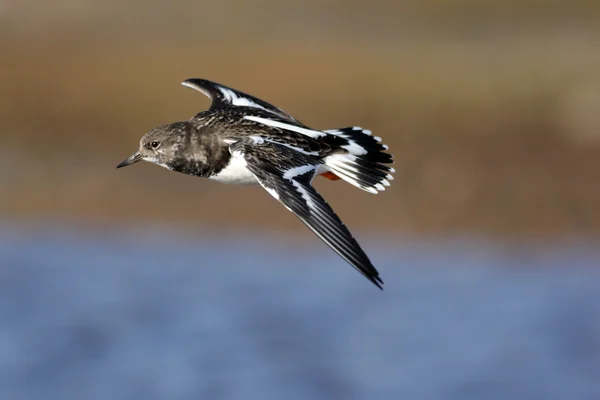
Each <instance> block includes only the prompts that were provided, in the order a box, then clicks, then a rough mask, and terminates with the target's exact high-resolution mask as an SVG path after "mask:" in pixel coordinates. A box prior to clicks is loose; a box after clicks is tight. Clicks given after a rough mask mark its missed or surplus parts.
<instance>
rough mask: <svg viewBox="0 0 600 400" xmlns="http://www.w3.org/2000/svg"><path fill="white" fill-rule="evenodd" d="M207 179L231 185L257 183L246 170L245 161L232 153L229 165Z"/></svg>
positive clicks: (235, 153)
mask: <svg viewBox="0 0 600 400" xmlns="http://www.w3.org/2000/svg"><path fill="white" fill-rule="evenodd" d="M209 179H212V180H215V181H217V182H221V183H228V184H233V185H247V184H256V183H258V181H257V180H256V177H255V176H254V175H253V174H252V172H250V170H248V168H247V163H246V160H244V157H243V156H242V154H240V153H239V152H234V153H233V154H232V155H231V159H230V160H229V165H227V167H225V168H223V169H222V170H221V171H219V173H218V174H215V175H212V176H210V177H209Z"/></svg>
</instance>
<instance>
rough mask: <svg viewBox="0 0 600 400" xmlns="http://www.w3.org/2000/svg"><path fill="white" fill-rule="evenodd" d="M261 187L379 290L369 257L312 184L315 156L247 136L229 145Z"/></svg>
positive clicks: (378, 280)
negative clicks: (243, 161)
mask: <svg viewBox="0 0 600 400" xmlns="http://www.w3.org/2000/svg"><path fill="white" fill-rule="evenodd" d="M229 150H230V151H231V153H232V154H233V155H234V156H239V157H243V158H244V160H245V161H246V163H247V168H248V169H249V170H250V172H252V173H253V174H254V176H256V178H257V180H258V182H259V183H260V184H261V186H262V187H263V188H264V189H265V190H266V191H267V192H269V193H270V194H271V195H272V196H273V197H275V198H276V199H277V200H279V201H280V202H281V203H282V204H283V205H284V206H285V207H286V208H287V209H288V210H290V211H291V212H293V213H294V214H295V215H296V216H297V217H298V218H299V219H300V220H301V221H302V222H303V223H304V224H306V226H308V227H309V228H310V229H311V230H312V231H313V232H314V233H315V234H316V235H317V236H318V237H319V238H321V240H323V241H324V242H325V243H326V244H327V245H328V246H329V247H331V248H332V249H333V250H334V251H335V252H336V253H337V254H339V255H340V256H341V257H342V258H343V259H344V260H346V261H347V262H348V263H350V265H352V266H353V267H354V268H356V269H357V270H358V271H359V272H360V273H361V274H363V275H364V276H365V277H366V278H367V279H369V280H370V281H371V282H373V283H374V284H375V285H377V287H379V288H380V289H381V288H382V287H381V285H382V284H383V281H382V280H381V279H380V278H379V272H377V270H376V269H375V267H374V266H373V264H371V261H370V260H369V257H368V256H367V255H366V254H365V252H364V251H363V250H362V249H361V247H360V245H359V244H358V242H357V241H356V239H354V237H352V234H351V233H350V231H348V228H346V226H345V225H344V224H343V222H342V221H341V220H340V219H339V218H338V216H337V215H336V214H335V212H334V211H333V210H332V209H331V207H330V206H329V205H328V204H327V202H326V201H325V200H324V199H323V198H322V197H321V196H320V195H319V193H317V191H316V190H315V189H314V188H313V187H312V186H311V182H312V180H313V178H314V177H315V175H316V173H317V170H318V168H319V165H320V164H319V163H318V161H316V160H315V159H314V158H312V157H310V156H308V155H306V154H303V153H299V152H297V151H294V150H293V149H290V148H289V147H286V146H283V145H281V144H278V143H274V142H270V141H267V140H264V139H262V138H260V137H253V136H250V137H246V138H244V139H241V140H240V141H237V142H235V143H233V144H231V145H230V147H229Z"/></svg>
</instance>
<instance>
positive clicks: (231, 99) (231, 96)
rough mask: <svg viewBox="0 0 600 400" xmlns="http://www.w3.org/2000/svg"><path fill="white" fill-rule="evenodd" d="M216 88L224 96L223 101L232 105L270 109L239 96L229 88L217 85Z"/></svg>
mask: <svg viewBox="0 0 600 400" xmlns="http://www.w3.org/2000/svg"><path fill="white" fill-rule="evenodd" d="M217 89H219V91H220V92H221V93H222V94H223V97H224V98H225V101H227V102H228V103H231V104H233V105H234V106H238V107H254V108H260V109H262V110H266V111H270V110H267V109H266V108H264V107H263V106H261V105H260V104H256V103H255V102H253V101H252V100H250V99H249V98H247V97H240V96H238V95H237V94H236V93H235V92H234V91H233V90H231V89H228V88H224V87H222V86H217Z"/></svg>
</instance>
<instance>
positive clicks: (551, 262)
mask: <svg viewBox="0 0 600 400" xmlns="http://www.w3.org/2000/svg"><path fill="white" fill-rule="evenodd" d="M361 238H362V239H363V240H362V241H363V242H364V244H365V248H366V249H367V250H368V252H369V253H370V254H371V255H372V258H373V260H374V263H375V264H376V265H377V267H378V268H379V270H380V272H381V273H382V277H383V279H384V281H385V290H384V291H383V292H381V291H379V290H378V289H376V288H375V287H374V286H373V285H371V284H370V283H369V282H368V281H366V280H365V279H364V278H362V277H361V276H360V275H358V274H357V273H356V272H355V271H353V270H352V269H351V267H349V266H348V265H347V264H345V263H344V262H343V261H342V260H341V259H339V258H338V257H337V256H336V255H335V254H333V253H332V252H330V251H329V250H328V249H327V248H325V246H324V245H322V244H321V243H320V242H318V241H317V240H316V239H315V240H314V242H308V245H303V246H302V247H300V248H298V249H295V248H294V247H293V246H289V245H285V244H284V242H277V241H274V240H273V239H265V240H261V237H260V236H254V235H248V234H244V233H240V234H239V235H238V236H237V237H230V236H227V235H225V234H223V235H222V236H220V237H213V238H209V237H198V236H192V235H181V236H176V235H174V234H171V233H162V234H161V233H155V232H149V231H146V230H142V231H139V232H135V231H128V232H121V233H118V234H114V233H100V232H97V233H89V232H88V233H82V232H75V231H68V230H64V231H60V230H56V229H40V230H38V231H37V232H36V233H32V232H31V231H29V232H28V233H24V232H21V233H17V232H15V231H11V230H9V229H8V228H6V229H4V230H0V263H1V264H0V399H41V398H44V399H61V400H69V399H83V398H85V399H163V398H169V399H287V400H295V399H316V398H319V399H457V400H458V399H460V400H465V399H527V400H530V399H569V400H572V399H599V398H600V269H599V268H597V267H598V264H599V260H600V250H598V248H597V246H595V245H594V243H587V244H585V243H584V244H578V245H575V244H571V245H569V246H565V247H554V248H544V247H520V248H514V247H499V246H496V247H495V246H493V245H491V244H486V243H481V242H475V241H472V240H468V239H463V240H455V241H441V240H422V241H414V240H403V239H401V238H399V239H397V240H395V241H394V240H390V239H389V238H388V239H387V241H385V242H384V243H383V244H381V242H379V241H377V240H375V238H372V239H371V240H365V239H364V236H361Z"/></svg>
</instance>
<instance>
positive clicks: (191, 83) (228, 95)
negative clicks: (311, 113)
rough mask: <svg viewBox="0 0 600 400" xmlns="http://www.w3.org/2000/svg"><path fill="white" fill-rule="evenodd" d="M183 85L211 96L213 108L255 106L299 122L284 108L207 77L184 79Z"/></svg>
mask: <svg viewBox="0 0 600 400" xmlns="http://www.w3.org/2000/svg"><path fill="white" fill-rule="evenodd" d="M182 85H184V86H187V87H190V88H192V89H195V90H197V91H199V92H201V93H203V94H204V95H206V96H207V97H209V98H210V99H211V100H212V104H211V106H210V109H211V110H216V109H223V108H230V107H254V108H258V109H261V110H265V111H267V112H269V113H272V114H275V115H277V116H278V117H280V118H282V119H284V120H286V121H289V122H292V123H298V121H296V119H295V118H294V117H292V116H291V115H290V114H288V113H286V112H285V111H283V110H282V109H280V108H278V107H275V106H274V105H272V104H269V103H267V102H266V101H263V100H261V99H258V98H256V97H254V96H251V95H249V94H247V93H244V92H242V91H240V90H236V89H232V88H230V87H228V86H225V85H221V84H220V83H216V82H212V81H209V80H207V79H199V78H191V79H186V80H185V81H183V82H182Z"/></svg>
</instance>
